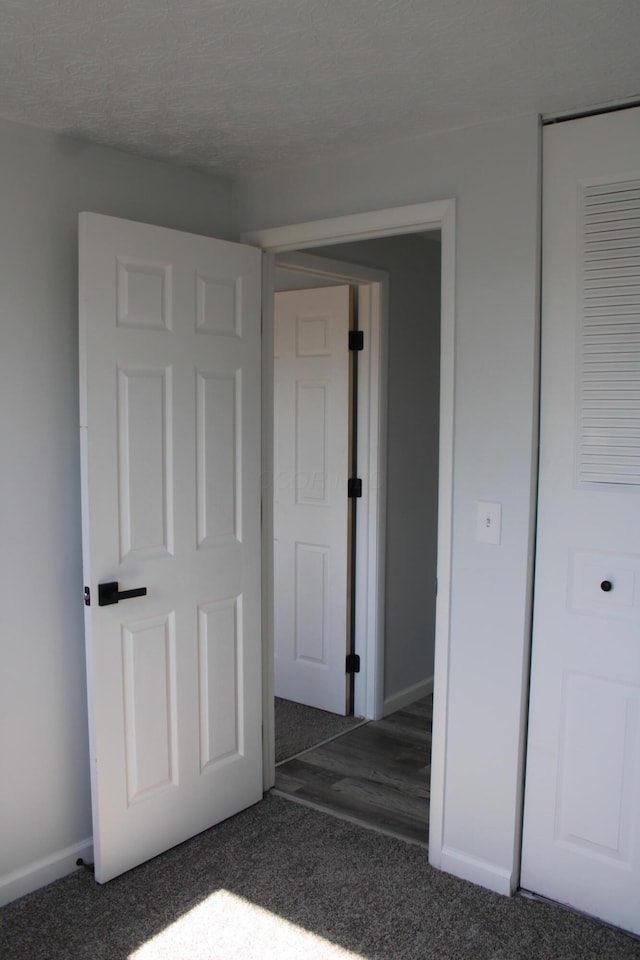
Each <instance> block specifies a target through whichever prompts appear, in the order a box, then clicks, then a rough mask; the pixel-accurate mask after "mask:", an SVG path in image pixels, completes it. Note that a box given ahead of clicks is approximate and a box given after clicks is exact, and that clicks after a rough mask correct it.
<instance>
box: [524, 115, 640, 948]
mask: <svg viewBox="0 0 640 960" xmlns="http://www.w3.org/2000/svg"><path fill="white" fill-rule="evenodd" d="M543 223H544V233H543V298H542V377H541V382H542V387H541V399H542V405H541V449H540V494H539V517H538V537H537V558H536V581H535V606H534V629H533V647H532V667H531V670H532V673H531V706H530V720H529V743H528V754H527V774H526V787H525V814H524V839H523V851H522V878H521V883H522V886H523V887H526V888H528V889H530V890H534V891H536V892H537V893H540V894H543V895H544V896H546V897H550V898H552V899H554V900H559V901H561V902H563V903H567V904H571V905H572V906H574V907H576V908H578V909H579V910H583V911H585V912H587V913H590V914H594V915H595V916H598V917H601V918H602V919H604V920H606V921H608V922H609V923H612V924H616V925H617V926H620V927H624V928H626V929H627V930H631V931H633V932H635V933H640V111H639V110H629V111H624V112H620V113H613V114H609V115H605V116H599V117H592V118H589V119H583V120H577V121H572V122H568V123H563V124H558V125H557V126H553V127H548V128H546V129H545V132H544V216H543Z"/></svg>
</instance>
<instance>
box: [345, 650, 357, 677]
mask: <svg viewBox="0 0 640 960" xmlns="http://www.w3.org/2000/svg"><path fill="white" fill-rule="evenodd" d="M345 669H346V672H347V673H360V657H359V656H358V654H357V653H348V654H347V663H346V667H345Z"/></svg>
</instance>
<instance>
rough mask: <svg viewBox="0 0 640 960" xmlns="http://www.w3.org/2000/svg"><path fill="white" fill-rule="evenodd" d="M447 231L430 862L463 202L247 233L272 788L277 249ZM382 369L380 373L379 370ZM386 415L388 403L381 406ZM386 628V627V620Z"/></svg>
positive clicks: (267, 762)
mask: <svg viewBox="0 0 640 960" xmlns="http://www.w3.org/2000/svg"><path fill="white" fill-rule="evenodd" d="M434 230H435V231H440V233H441V251H442V267H441V309H440V333H441V336H440V391H439V394H440V405H439V408H440V415H439V443H438V454H439V455H438V490H439V492H438V524H437V598H436V613H435V621H436V624H435V634H436V642H435V659H434V699H435V702H434V722H433V743H432V763H431V779H430V797H431V801H430V826H429V859H430V862H431V863H432V864H433V865H434V866H439V865H440V861H441V854H442V845H443V837H442V830H443V812H444V801H445V796H444V791H445V777H444V767H445V755H446V730H447V722H446V721H447V675H448V662H449V633H450V631H449V621H450V583H451V538H452V484H453V414H454V326H455V324H454V317H455V313H454V292H455V201H454V200H443V201H434V202H427V203H422V204H415V205H411V206H408V207H398V208H391V209H388V210H379V211H372V212H368V213H363V214H354V215H350V216H346V217H337V218H334V219H330V220H322V221H313V222H308V223H300V224H294V225H289V226H285V227H278V228H273V229H266V230H260V231H255V232H251V233H246V234H244V235H243V236H242V240H243V241H244V242H248V243H251V244H253V245H255V246H258V247H261V248H262V249H263V251H265V253H266V254H267V255H266V256H265V260H264V271H263V276H264V283H263V478H264V481H263V484H264V485H263V491H264V499H263V505H264V522H263V604H264V607H263V624H264V627H265V636H264V641H263V650H264V658H263V665H264V671H263V693H264V700H263V702H264V753H263V757H264V787H265V789H269V788H270V787H272V786H273V783H274V779H275V764H274V717H273V617H272V606H273V560H272V549H273V525H272V519H273V518H272V507H271V506H270V495H271V477H272V475H273V473H272V470H273V462H272V454H271V451H272V442H273V373H272V365H273V294H274V288H275V284H274V276H275V255H276V254H277V253H283V252H289V251H295V250H309V249H312V248H316V250H317V252H320V249H319V248H326V247H328V246H331V245H335V244H343V243H348V242H351V241H355V240H367V239H375V238H379V237H394V236H395V237H397V236H402V235H406V234H414V233H423V232H428V231H434ZM378 373H380V371H378ZM381 410H382V411H383V413H384V412H385V410H384V404H382V403H381ZM379 627H380V628H381V625H380V624H379Z"/></svg>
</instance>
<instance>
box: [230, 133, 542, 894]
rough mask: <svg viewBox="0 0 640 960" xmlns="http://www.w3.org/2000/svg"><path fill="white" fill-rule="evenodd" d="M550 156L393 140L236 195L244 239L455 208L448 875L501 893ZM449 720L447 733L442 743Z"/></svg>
mask: <svg viewBox="0 0 640 960" xmlns="http://www.w3.org/2000/svg"><path fill="white" fill-rule="evenodd" d="M539 154H540V150H539V123H538V119H537V117H534V116H531V117H524V118H519V119H515V120H509V121H501V122H496V123H488V124H483V125H478V126H476V127H468V128H466V129H462V130H455V131H450V132H448V133H443V134H438V135H434V136H430V137H427V136H423V137H416V138H415V139H414V140H410V141H406V142H404V143H402V144H397V143H395V144H381V145H380V146H379V147H378V148H376V149H371V150H367V151H356V152H353V153H350V154H348V155H346V154H345V155H343V156H338V155H335V156H332V157H331V158H329V159H327V160H325V161H324V162H317V163H309V164H307V165H301V166H298V167H292V168H290V169H287V170H283V171H280V172H274V173H265V174H262V175H256V176H253V177H245V178H242V179H239V180H237V181H236V183H235V184H234V232H235V235H236V236H239V235H240V234H241V233H242V232H243V231H250V230H257V229H260V228H267V227H275V226H282V225H283V224H291V223H301V222H304V221H308V220H316V219H323V218H327V217H334V216H342V215H347V214H351V213H360V212H366V211H370V210H380V209H384V208H385V207H395V206H401V205H404V204H413V203H421V202H424V201H428V200H441V199H445V198H448V197H454V198H456V203H457V206H456V280H455V294H456V342H455V362H456V387H455V411H454V429H455V441H454V452H453V455H454V477H453V514H454V518H453V543H452V550H453V554H452V587H451V625H450V644H449V661H448V669H447V672H446V675H444V676H442V675H441V679H442V683H443V685H444V688H445V689H446V690H447V692H448V700H447V709H448V716H447V718H446V721H447V722H446V741H443V743H444V745H443V757H442V758H440V759H441V760H442V768H443V770H444V774H443V775H444V784H443V789H444V796H443V801H444V809H445V816H444V823H443V832H442V850H441V852H440V865H441V866H443V867H444V868H445V869H447V870H450V871H452V872H454V873H458V874H459V875H462V876H466V877H468V878H470V879H474V880H478V881H480V882H483V883H485V884H487V885H489V886H492V887H493V888H494V889H499V890H508V889H509V888H512V887H513V886H514V885H516V884H517V881H518V874H519V850H520V826H521V803H522V777H523V758H524V718H525V716H526V691H527V683H528V662H529V645H530V621H531V582H532V555H533V516H534V510H533V505H534V498H535V474H536V460H535V449H536V438H537V409H538V405H537V390H538V276H539V271H538V228H539V196H540V184H539V173H540V163H539ZM477 500H495V501H498V502H501V503H502V508H503V512H502V517H503V530H502V543H501V544H500V545H499V546H494V545H490V544H483V543H478V542H477V541H476V539H475V514H476V501H477ZM436 658H438V651H436ZM437 670H438V666H436V671H437ZM437 713H438V704H437V703H436V714H437ZM438 721H439V723H438V724H436V727H437V736H438V737H444V731H445V723H444V722H442V721H443V718H441V717H438Z"/></svg>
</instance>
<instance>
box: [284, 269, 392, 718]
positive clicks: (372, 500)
mask: <svg viewBox="0 0 640 960" xmlns="http://www.w3.org/2000/svg"><path fill="white" fill-rule="evenodd" d="M276 265H277V267H281V268H284V269H286V270H287V271H289V272H291V273H304V274H305V275H312V276H315V277H318V278H320V277H321V278H323V279H330V280H335V281H336V282H337V283H349V284H351V285H352V286H357V287H358V299H359V303H358V314H359V321H358V322H359V328H360V329H361V330H362V331H363V332H364V348H363V350H362V351H361V353H360V354H359V357H358V468H359V470H358V472H359V475H360V476H361V477H362V478H363V491H362V498H361V499H360V500H359V502H358V523H357V525H356V591H355V597H356V610H355V629H356V642H355V649H356V651H357V652H358V654H359V655H360V658H361V670H360V673H357V674H355V690H354V714H355V715H356V716H358V717H364V718H365V719H366V720H379V719H380V717H382V715H383V696H384V691H383V679H384V599H385V597H384V590H383V589H382V585H383V584H384V582H385V550H384V534H385V515H386V503H385V478H386V473H387V470H386V443H385V440H386V433H387V430H386V409H387V400H386V386H387V348H386V331H387V329H388V323H387V317H388V303H389V275H388V273H387V272H386V271H384V270H376V269H373V268H372V267H364V266H361V265H359V264H354V263H350V262H348V261H342V260H334V259H330V258H329V257H322V256H314V255H313V254H309V253H283V254H278V255H277V257H276Z"/></svg>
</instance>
